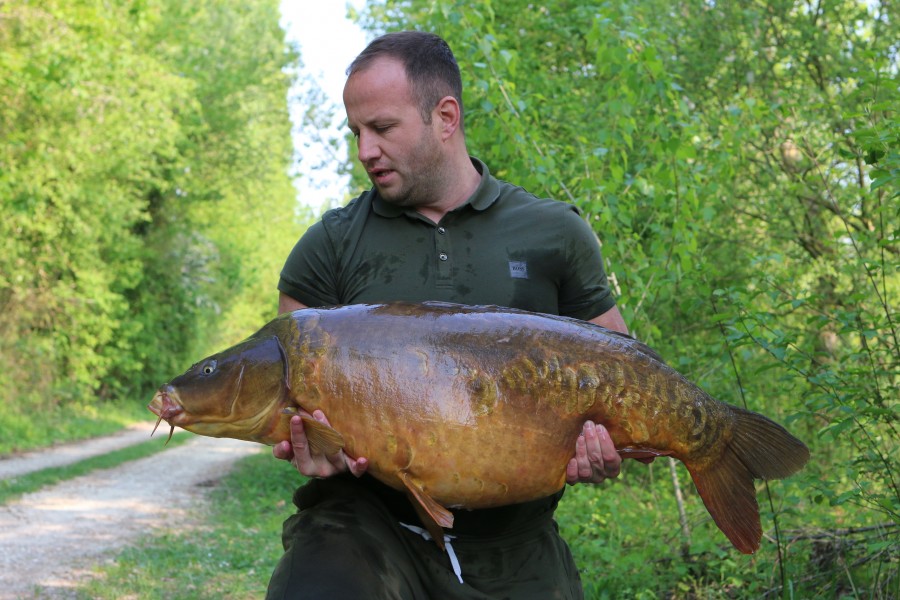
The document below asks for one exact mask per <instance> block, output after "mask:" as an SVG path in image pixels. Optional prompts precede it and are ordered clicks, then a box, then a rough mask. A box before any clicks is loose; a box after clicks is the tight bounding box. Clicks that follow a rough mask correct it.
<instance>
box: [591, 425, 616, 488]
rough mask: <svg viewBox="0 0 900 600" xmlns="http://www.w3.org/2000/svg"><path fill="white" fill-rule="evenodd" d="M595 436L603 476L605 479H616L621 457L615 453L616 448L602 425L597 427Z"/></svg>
mask: <svg viewBox="0 0 900 600" xmlns="http://www.w3.org/2000/svg"><path fill="white" fill-rule="evenodd" d="M595 434H596V436H597V444H598V450H599V452H600V456H601V457H602V461H603V467H602V470H603V475H604V476H605V477H618V476H619V472H620V471H621V469H622V457H621V456H620V455H619V453H618V452H617V451H616V446H615V444H613V441H612V437H610V435H609V431H608V430H607V429H606V427H604V426H603V425H597V426H596V427H595ZM595 464H596V463H595Z"/></svg>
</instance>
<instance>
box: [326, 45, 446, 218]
mask: <svg viewBox="0 0 900 600" xmlns="http://www.w3.org/2000/svg"><path fill="white" fill-rule="evenodd" d="M344 106H345V107H346V109H347V123H348V125H349V127H350V130H351V131H352V132H353V134H354V136H355V137H356V141H357V151H358V152H357V156H358V158H359V162H361V163H362V165H363V167H365V169H366V172H367V173H368V174H369V179H371V180H372V183H373V184H374V185H375V188H376V189H377V190H378V193H379V194H380V195H381V197H382V198H384V199H385V200H386V201H388V202H391V203H393V204H397V205H400V206H408V207H415V206H421V205H425V204H430V203H432V202H434V201H435V200H436V199H437V198H438V197H439V194H440V189H439V188H440V187H441V185H440V183H439V182H440V180H441V178H440V170H441V166H442V162H443V156H442V148H441V141H440V129H439V124H440V120H439V118H438V117H437V116H436V115H435V113H432V122H431V123H430V124H428V123H425V122H424V121H423V120H422V115H421V113H420V112H419V107H418V106H417V105H416V103H415V101H414V100H413V97H412V94H411V91H410V86H409V83H408V81H407V79H406V72H405V70H404V68H403V65H402V63H400V62H399V61H397V60H394V59H391V58H379V59H377V60H376V61H375V62H373V63H372V64H371V65H370V66H368V67H367V68H365V69H364V70H362V71H358V72H356V73H354V74H353V75H351V76H350V78H349V79H348V80H347V83H346V85H344Z"/></svg>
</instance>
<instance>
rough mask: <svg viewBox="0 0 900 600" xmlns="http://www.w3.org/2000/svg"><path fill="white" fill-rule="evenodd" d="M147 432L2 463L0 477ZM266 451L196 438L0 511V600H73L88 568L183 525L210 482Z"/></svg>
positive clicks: (144, 434) (108, 447)
mask: <svg viewBox="0 0 900 600" xmlns="http://www.w3.org/2000/svg"><path fill="white" fill-rule="evenodd" d="M149 431H150V430H149V429H146V431H143V430H142V428H138V430H137V431H132V432H127V433H123V434H120V435H117V436H113V437H112V438H109V439H106V438H105V439H104V440H102V441H100V440H94V441H92V442H85V443H82V444H76V445H67V446H64V447H58V448H53V449H50V450H48V451H45V452H41V453H33V454H29V455H23V456H20V457H14V458H10V459H5V460H2V461H0V479H2V478H7V477H11V476H15V475H21V474H23V473H26V472H29V471H32V470H36V469H38V468H46V467H47V466H58V465H59V464H65V463H66V462H74V461H76V460H81V459H83V458H85V457H87V456H90V455H94V454H98V453H102V452H110V451H112V450H115V449H117V448H119V447H122V446H126V445H128V444H133V443H136V442H138V441H144V440H146V439H147V436H148V435H149ZM159 443H160V444H162V443H163V438H160V440H159ZM266 451H268V450H267V449H266V448H264V447H262V446H259V445H257V444H250V443H247V442H240V441H237V440H228V439H212V438H204V437H199V436H197V437H194V438H193V439H191V440H189V441H188V442H186V443H184V444H182V445H180V446H178V447H174V448H171V449H169V450H165V451H163V452H160V453H157V454H155V455H153V456H151V457H148V458H144V459H141V460H136V461H132V462H129V463H125V464H122V465H119V466H118V467H115V468H112V469H104V470H100V471H95V472H92V473H89V474H88V475H85V476H83V477H79V478H77V479H72V480H70V481H66V482H63V483H61V484H59V485H56V486H53V487H51V488H47V489H45V490H41V491H38V492H35V493H33V494H28V495H25V496H23V497H22V498H20V499H19V500H17V501H14V502H11V503H9V504H7V505H2V506H0V600H13V599H15V600H20V599H33V598H53V599H56V598H69V597H74V592H73V586H74V585H75V584H76V583H78V581H80V580H81V579H82V578H84V577H87V576H89V575H90V572H91V569H92V567H93V566H94V565H97V564H100V563H102V562H103V561H104V560H105V559H106V558H107V557H109V556H110V555H112V554H114V552H115V551H116V550H118V549H120V548H122V547H124V546H126V545H128V544H129V543H131V542H133V541H134V539H135V538H137V537H138V536H140V535H147V534H148V533H150V532H151V530H152V529H155V528H172V527H177V526H178V525H179V524H182V523H184V522H185V520H186V518H187V516H188V511H189V509H192V508H194V507H196V506H197V505H198V504H199V503H202V502H204V501H205V498H204V496H205V492H206V491H207V490H208V489H209V488H210V483H212V482H215V481H216V480H218V479H219V478H221V477H222V476H223V475H225V474H226V473H227V472H228V470H229V469H230V467H231V465H232V464H233V463H234V462H235V461H237V460H238V459H240V458H242V457H244V456H247V455H249V454H252V453H255V452H266ZM72 456H75V458H72V459H71V460H69V459H70V458H71V457H72ZM60 460H63V462H62V463H61V462H60ZM125 595H127V590H123V596H125Z"/></svg>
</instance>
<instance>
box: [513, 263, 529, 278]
mask: <svg viewBox="0 0 900 600" xmlns="http://www.w3.org/2000/svg"><path fill="white" fill-rule="evenodd" d="M509 276H510V277H512V278H513V279H528V263H526V262H525V261H523V260H511V261H509Z"/></svg>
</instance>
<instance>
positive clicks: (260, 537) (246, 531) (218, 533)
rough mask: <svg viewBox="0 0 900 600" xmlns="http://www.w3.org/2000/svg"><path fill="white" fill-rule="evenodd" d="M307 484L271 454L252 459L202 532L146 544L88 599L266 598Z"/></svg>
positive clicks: (203, 515)
mask: <svg viewBox="0 0 900 600" xmlns="http://www.w3.org/2000/svg"><path fill="white" fill-rule="evenodd" d="M300 482H301V480H300V477H299V475H298V474H297V472H296V471H295V470H294V468H293V467H292V466H291V465H290V464H288V463H285V462H283V461H278V460H275V459H273V458H272V456H271V454H270V453H268V452H262V453H260V454H257V455H253V456H250V457H247V458H245V459H243V460H241V461H240V462H238V463H237V465H236V467H235V469H234V470H233V471H232V472H231V474H229V475H228V477H226V478H224V479H223V480H222V481H221V483H220V485H219V486H218V487H217V488H216V489H214V490H212V491H211V503H210V506H209V508H207V509H205V510H204V511H201V510H198V511H197V514H196V519H197V526H196V527H194V528H192V529H190V530H185V531H166V532H163V533H162V534H159V535H156V536H153V537H149V538H146V539H144V540H142V541H141V542H139V543H138V545H137V546H135V547H133V548H130V549H128V550H126V551H125V552H123V553H122V554H120V555H119V556H118V557H117V558H116V560H115V562H114V563H113V564H111V565H107V566H105V567H103V568H102V569H101V570H100V571H99V572H98V577H97V578H96V579H94V580H93V581H91V582H89V583H88V584H87V585H86V587H85V588H84V589H82V590H81V592H80V593H81V595H82V597H84V598H91V599H94V600H103V599H109V600H114V599H115V600H118V599H120V598H123V597H127V598H130V599H133V600H139V599H145V598H146V599H148V600H149V599H154V600H156V599H158V598H167V599H181V598H184V599H188V598H189V599H192V600H194V599H196V600H203V599H231V600H243V599H247V600H249V599H254V600H256V599H258V598H262V597H263V596H265V591H266V586H267V584H268V581H269V577H270V575H271V574H272V570H273V569H274V568H275V564H276V562H277V561H278V559H279V558H280V557H281V553H282V549H281V524H282V522H283V521H284V519H286V518H287V517H288V516H289V515H290V514H292V513H293V512H294V507H293V505H292V504H291V502H290V498H291V495H292V493H293V490H294V489H295V488H296V487H297V485H299V483H300Z"/></svg>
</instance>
